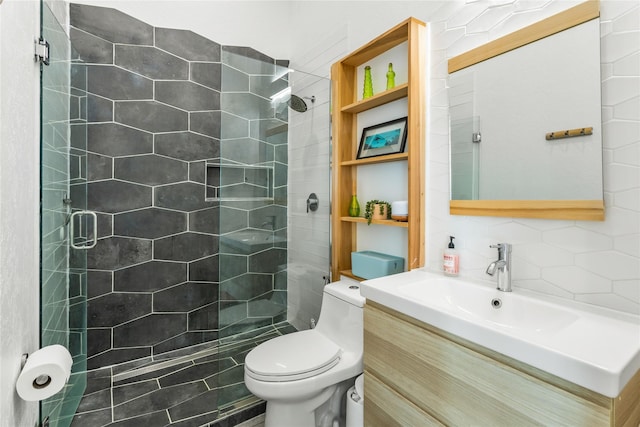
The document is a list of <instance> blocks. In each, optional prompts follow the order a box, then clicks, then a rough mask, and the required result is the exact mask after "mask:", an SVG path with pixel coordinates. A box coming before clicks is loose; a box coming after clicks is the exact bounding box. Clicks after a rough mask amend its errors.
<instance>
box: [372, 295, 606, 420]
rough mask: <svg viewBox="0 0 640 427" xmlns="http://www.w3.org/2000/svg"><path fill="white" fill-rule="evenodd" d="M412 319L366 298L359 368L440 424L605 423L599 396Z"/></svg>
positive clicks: (604, 407)
mask: <svg viewBox="0 0 640 427" xmlns="http://www.w3.org/2000/svg"><path fill="white" fill-rule="evenodd" d="M420 324H421V323H420V322H417V321H416V322H408V321H406V320H404V319H401V318H399V317H396V316H395V315H394V314H392V313H391V312H387V310H386V309H385V308H383V307H382V306H380V305H378V304H375V303H367V304H366V306H365V311H364V325H365V326H364V328H365V334H364V366H365V372H369V373H370V374H372V375H371V377H376V378H377V379H379V381H381V382H383V383H384V384H385V385H386V386H387V387H388V388H390V389H392V390H394V391H395V392H397V393H398V394H399V395H402V396H403V397H404V398H405V399H406V400H408V401H409V402H410V403H411V404H413V405H415V406H416V407H418V408H420V409H421V410H422V411H424V412H426V413H428V414H430V415H431V416H432V417H433V418H434V419H437V420H438V421H440V422H441V423H443V424H446V425H469V424H474V425H518V426H525V425H584V426H587V425H588V426H608V425H610V419H609V417H610V413H609V410H610V405H607V403H606V402H607V400H606V399H602V398H600V397H603V396H600V395H595V396H593V399H586V398H584V396H577V395H575V394H573V393H571V392H569V391H567V390H566V389H564V388H559V387H556V386H555V385H553V384H549V383H547V382H545V381H542V380H541V379H539V378H536V377H533V376H531V375H529V374H527V373H525V372H521V371H519V370H517V369H515V368H513V367H511V366H508V365H505V364H503V363H501V362H499V361H497V360H494V359H492V358H490V357H487V356H485V355H484V354H481V353H478V352H476V351H474V350H471V349H470V348H467V347H465V346H463V345H460V344H458V343H456V342H453V341H451V340H449V339H447V338H445V337H443V336H441V335H438V334H437V333H434V332H433V331H432V330H431V329H432V328H428V327H427V326H428V325H425V327H421V326H420ZM368 380H369V378H368V377H367V376H365V388H366V384H367V381H368ZM370 398H371V399H378V398H377V397H374V396H371V394H367V392H365V408H366V405H367V402H368V401H369V399H370Z"/></svg>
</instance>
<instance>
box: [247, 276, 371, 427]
mask: <svg viewBox="0 0 640 427" xmlns="http://www.w3.org/2000/svg"><path fill="white" fill-rule="evenodd" d="M364 301H365V300H364V298H363V297H362V296H361V295H360V289H359V283H358V282H356V281H354V280H351V279H348V278H342V279H341V280H340V281H339V282H334V283H330V284H328V285H327V286H325V288H324V292H323V296H322V307H321V309H320V317H319V319H318V323H317V326H316V328H315V329H312V330H308V331H300V332H295V333H292V334H288V335H283V336H280V337H277V338H274V339H271V340H269V341H267V342H264V343H262V344H260V345H259V346H257V347H256V348H254V349H253V350H251V351H250V352H249V354H248V355H247V357H246V358H245V365H244V381H245V385H246V386H247V388H248V389H249V391H251V392H252V393H253V394H254V395H256V396H257V397H259V398H260V399H263V400H265V401H266V402H267V410H266V416H265V427H276V426H277V427H288V426H290V427H331V426H333V425H337V424H335V423H336V422H337V420H338V419H339V418H340V417H341V415H342V416H344V414H341V408H344V398H345V393H346V391H347V389H348V388H349V387H350V386H351V385H352V384H353V378H354V377H355V376H357V375H359V374H361V373H362V341H363V324H362V311H363V310H362V307H363V305H364Z"/></svg>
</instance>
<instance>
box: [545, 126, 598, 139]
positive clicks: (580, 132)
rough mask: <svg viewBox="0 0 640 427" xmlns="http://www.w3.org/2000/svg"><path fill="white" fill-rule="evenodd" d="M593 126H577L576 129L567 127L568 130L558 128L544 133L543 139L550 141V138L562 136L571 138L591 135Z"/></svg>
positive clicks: (560, 137)
mask: <svg viewBox="0 0 640 427" xmlns="http://www.w3.org/2000/svg"><path fill="white" fill-rule="evenodd" d="M592 134H593V128H592V127H589V128H577V129H568V130H559V131H555V132H549V133H548V134H546V136H545V139H546V140H547V141H551V140H552V139H562V138H571V137H574V136H586V135H592Z"/></svg>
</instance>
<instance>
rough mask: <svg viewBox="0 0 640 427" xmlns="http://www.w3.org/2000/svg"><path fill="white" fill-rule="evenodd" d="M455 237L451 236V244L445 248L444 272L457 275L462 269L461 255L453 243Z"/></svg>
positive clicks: (447, 274)
mask: <svg viewBox="0 0 640 427" xmlns="http://www.w3.org/2000/svg"><path fill="white" fill-rule="evenodd" d="M453 239H455V237H453V236H449V246H448V247H447V249H445V250H444V262H443V268H444V274H445V275H446V276H457V275H458V272H459V271H460V255H458V251H457V250H456V247H455V245H454V244H453Z"/></svg>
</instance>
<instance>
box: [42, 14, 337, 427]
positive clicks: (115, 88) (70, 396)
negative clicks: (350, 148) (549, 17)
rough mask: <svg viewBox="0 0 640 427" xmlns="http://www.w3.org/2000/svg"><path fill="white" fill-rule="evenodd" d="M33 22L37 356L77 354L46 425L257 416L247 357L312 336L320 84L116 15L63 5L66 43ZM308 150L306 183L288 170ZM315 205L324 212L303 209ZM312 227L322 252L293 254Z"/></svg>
mask: <svg viewBox="0 0 640 427" xmlns="http://www.w3.org/2000/svg"><path fill="white" fill-rule="evenodd" d="M42 10H43V35H44V37H45V38H47V40H48V41H49V44H50V46H51V47H50V52H51V58H50V60H49V62H50V65H49V66H43V72H42V76H43V83H42V85H43V86H42V97H43V100H42V105H43V112H42V122H43V132H42V135H43V138H42V146H43V150H42V153H43V154H42V172H43V173H42V176H43V182H42V189H43V191H42V193H43V194H42V200H43V208H42V225H43V226H42V227H43V232H42V236H43V241H42V260H43V263H42V265H43V274H42V275H43V280H42V290H43V291H42V295H43V297H42V303H41V307H42V319H43V324H42V337H43V339H42V344H43V345H47V344H48V343H54V342H57V343H62V344H63V345H65V346H67V348H70V349H71V350H72V353H73V355H74V368H73V377H72V381H71V382H70V383H69V385H68V386H67V387H66V388H65V390H63V392H61V393H59V394H58V395H56V396H54V397H53V398H51V399H50V400H48V401H45V402H43V404H42V408H41V413H42V417H43V418H45V417H49V423H50V424H49V425H52V426H58V425H59V426H68V425H77V426H86V425H92V426H107V425H112V424H113V425H154V426H155V425H172V426H174V425H175V426H201V425H209V424H211V425H218V424H217V422H218V423H221V422H224V423H226V424H224V425H234V424H233V423H234V422H240V421H242V420H244V419H248V418H251V417H253V416H255V415H258V414H259V413H261V412H262V411H263V410H264V403H262V402H260V401H258V400H257V399H256V398H255V397H253V396H252V395H251V394H250V393H249V392H248V391H247V389H246V387H245V386H244V383H243V372H244V366H243V361H244V356H245V355H246V354H247V353H248V352H249V351H250V350H251V349H252V348H253V347H255V346H256V345H257V344H259V343H260V342H262V341H264V340H266V339H269V338H271V337H274V336H277V335H281V334H285V333H289V332H292V331H295V330H296V327H294V326H292V323H293V324H294V325H295V326H297V327H298V328H300V327H306V326H307V325H308V324H309V323H312V322H311V318H312V317H314V316H315V317H316V318H317V314H318V313H319V308H320V307H319V304H320V300H319V299H318V298H317V294H318V292H317V284H318V283H323V278H322V277H323V276H327V275H328V271H329V268H328V219H329V217H328V211H329V209H328V203H326V201H327V200H328V187H329V180H328V177H329V150H328V147H329V132H330V130H329V80H328V79H326V78H322V77H317V76H313V75H311V74H308V73H304V72H300V71H296V72H295V73H293V72H292V71H291V70H290V69H289V63H288V61H286V60H276V59H273V58H270V57H268V56H267V55H264V54H263V53H261V52H258V51H256V50H254V49H252V48H250V47H238V46H225V45H220V44H218V43H216V42H215V41H212V40H209V39H206V38H204V37H202V36H200V35H198V34H195V33H193V32H191V31H186V30H179V29H170V28H158V27H153V26H151V25H149V24H146V23H145V22H142V21H140V20H138V19H135V18H133V17H131V16H128V15H126V14H124V13H122V12H119V11H118V10H115V9H110V8H101V7H95V6H87V5H78V4H71V5H70V10H69V15H70V25H71V26H70V31H69V34H70V40H69V39H68V38H67V35H66V32H65V31H64V30H63V28H62V26H60V25H59V24H58V23H57V20H56V18H55V14H54V13H52V12H51V10H50V8H49V6H48V4H47V3H46V2H45V3H44V4H43V6H42ZM76 51H77V53H75V52H76ZM47 135H51V136H52V139H51V140H49V139H47ZM319 146H322V147H323V148H321V149H320V152H322V153H326V157H325V158H324V159H322V161H321V162H320V164H321V165H323V166H320V167H321V168H323V172H322V173H320V174H316V173H314V174H313V175H314V176H317V177H319V179H316V182H313V183H312V182H311V181H310V180H309V178H308V176H307V174H308V172H309V171H310V169H305V168H304V167H299V166H296V165H294V164H292V165H291V166H290V165H289V158H290V154H291V156H293V157H294V158H299V157H300V156H301V153H304V152H305V151H308V152H309V154H311V153H312V152H317V151H318V150H319V149H318V147H319ZM292 153H293V154H292ZM51 154H52V156H51V160H50V161H49V160H47V156H49V155H51ZM315 167H316V168H317V166H315ZM310 185H313V188H311V189H309V188H308V187H309V186H310ZM310 191H315V192H317V193H318V194H320V195H321V196H320V200H321V206H322V209H320V210H319V211H316V212H314V211H309V212H307V211H306V210H305V207H306V206H305V200H306V198H307V196H306V194H305V192H310ZM300 194H305V196H304V197H300ZM322 203H324V204H322ZM310 222H311V223H313V224H314V227H316V228H317V229H318V230H317V231H316V232H315V233H312V234H317V235H319V236H321V238H324V236H327V240H326V242H321V244H325V245H326V252H327V253H326V254H324V256H319V257H310V256H309V255H308V254H305V253H304V252H305V251H291V252H290V251H288V247H289V246H290V245H291V244H292V243H293V242H292V239H293V238H294V237H293V236H292V235H293V234H296V233H297V231H296V230H301V229H305V227H308V226H309V223H310ZM290 230H291V232H290ZM316 250H317V247H316ZM312 258H313V259H312ZM290 266H295V268H294V270H295V271H294V275H295V278H293V280H292V279H291V278H290V277H289V271H290V270H291V268H290ZM305 288H309V289H305ZM45 290H51V292H48V293H47V292H45ZM306 294H308V295H310V298H309V299H310V300H314V301H312V303H309V301H308V300H307V301H306V302H305V303H304V304H303V303H301V302H300V296H301V295H302V296H304V295H306ZM320 294H321V292H320ZM291 295H294V296H295V299H294V300H293V301H292V298H291ZM314 295H315V296H314ZM302 305H304V307H302V308H301V306H302ZM309 306H311V308H309ZM314 310H315V311H316V312H315V313H314ZM116 423H117V424H116Z"/></svg>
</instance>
